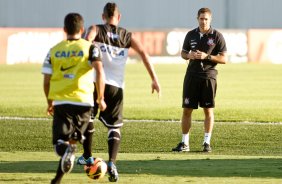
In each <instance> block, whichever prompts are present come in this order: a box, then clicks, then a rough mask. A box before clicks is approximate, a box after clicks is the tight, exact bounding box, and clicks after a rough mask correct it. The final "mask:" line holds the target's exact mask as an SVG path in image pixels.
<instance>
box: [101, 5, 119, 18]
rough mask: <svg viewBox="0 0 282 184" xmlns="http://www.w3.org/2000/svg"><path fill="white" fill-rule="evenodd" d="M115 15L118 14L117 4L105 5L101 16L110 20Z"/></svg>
mask: <svg viewBox="0 0 282 184" xmlns="http://www.w3.org/2000/svg"><path fill="white" fill-rule="evenodd" d="M115 13H118V7H117V4H116V3H114V2H111V3H110V2H109V3H107V4H106V5H105V7H104V11H103V14H104V16H105V17H106V18H111V17H113V16H114V15H115Z"/></svg>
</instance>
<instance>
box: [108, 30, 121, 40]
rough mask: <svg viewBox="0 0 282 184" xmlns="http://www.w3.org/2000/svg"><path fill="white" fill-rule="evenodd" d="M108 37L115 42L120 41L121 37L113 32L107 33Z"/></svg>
mask: <svg viewBox="0 0 282 184" xmlns="http://www.w3.org/2000/svg"><path fill="white" fill-rule="evenodd" d="M107 35H108V37H109V38H111V39H113V40H115V39H119V35H118V34H114V33H112V32H107Z"/></svg>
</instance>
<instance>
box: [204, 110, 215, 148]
mask: <svg viewBox="0 0 282 184" xmlns="http://www.w3.org/2000/svg"><path fill="white" fill-rule="evenodd" d="M204 114H205V122H204V128H205V135H204V143H203V145H204V150H203V151H205V152H210V151H211V148H210V141H211V135H212V130H213V125H214V112H213V108H204Z"/></svg>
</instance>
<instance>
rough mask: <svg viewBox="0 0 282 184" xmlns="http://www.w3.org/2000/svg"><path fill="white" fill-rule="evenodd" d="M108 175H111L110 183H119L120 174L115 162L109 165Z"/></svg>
mask: <svg viewBox="0 0 282 184" xmlns="http://www.w3.org/2000/svg"><path fill="white" fill-rule="evenodd" d="M108 174H109V181H110V182H117V181H118V172H117V168H116V166H115V164H114V163H113V162H109V163H108Z"/></svg>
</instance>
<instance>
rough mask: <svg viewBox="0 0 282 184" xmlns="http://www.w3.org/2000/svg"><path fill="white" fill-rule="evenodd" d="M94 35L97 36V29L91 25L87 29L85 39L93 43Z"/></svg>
mask: <svg viewBox="0 0 282 184" xmlns="http://www.w3.org/2000/svg"><path fill="white" fill-rule="evenodd" d="M96 35H97V27H96V25H92V26H90V27H89V28H88V29H87V33H86V36H85V39H86V40H88V41H90V42H93V41H94V39H95V37H96Z"/></svg>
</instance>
